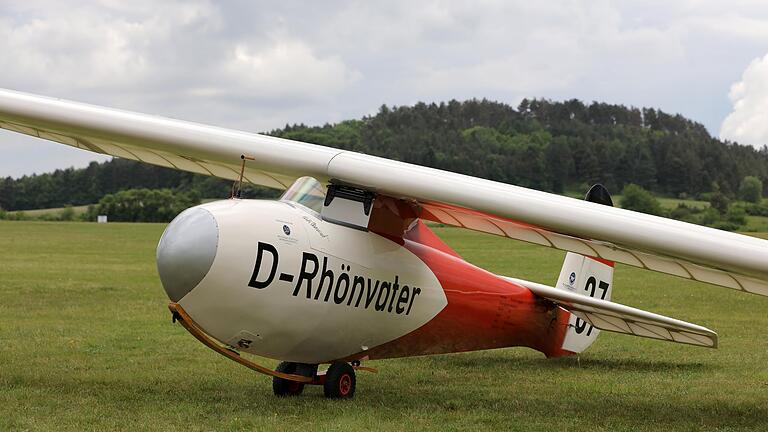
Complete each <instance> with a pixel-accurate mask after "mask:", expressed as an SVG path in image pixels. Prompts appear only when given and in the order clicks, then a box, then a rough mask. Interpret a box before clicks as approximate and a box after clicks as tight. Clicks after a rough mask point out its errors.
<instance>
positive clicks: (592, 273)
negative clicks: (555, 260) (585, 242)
mask: <svg viewBox="0 0 768 432" xmlns="http://www.w3.org/2000/svg"><path fill="white" fill-rule="evenodd" d="M555 286H556V287H557V289H562V290H566V291H571V292H574V293H577V294H581V295H585V296H589V297H593V298H597V299H601V300H610V299H611V288H612V287H613V263H612V262H610V261H604V260H597V259H595V258H592V257H586V256H583V255H579V254H576V253H573V252H568V253H567V254H566V255H565V262H564V263H563V268H562V270H561V271H560V277H559V278H558V279H557V285H555ZM599 333H600V330H598V329H596V328H594V327H593V326H592V325H591V324H588V323H587V322H586V321H584V320H582V319H581V318H579V317H577V316H576V315H574V314H571V318H570V321H569V322H568V331H567V332H566V334H565V339H564V340H563V349H564V350H567V351H571V352H575V353H580V352H582V351H584V350H585V349H587V348H588V347H589V346H590V345H592V342H594V341H595V339H596V338H597V335H598V334H599Z"/></svg>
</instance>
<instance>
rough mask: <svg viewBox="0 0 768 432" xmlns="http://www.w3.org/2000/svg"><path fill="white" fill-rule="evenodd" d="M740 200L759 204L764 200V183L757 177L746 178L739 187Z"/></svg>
mask: <svg viewBox="0 0 768 432" xmlns="http://www.w3.org/2000/svg"><path fill="white" fill-rule="evenodd" d="M739 198H741V199H742V200H744V201H747V202H751V203H759V202H760V201H761V200H762V199H763V182H761V181H760V179H759V178H757V177H755V176H746V177H744V179H742V180H741V184H740V185H739Z"/></svg>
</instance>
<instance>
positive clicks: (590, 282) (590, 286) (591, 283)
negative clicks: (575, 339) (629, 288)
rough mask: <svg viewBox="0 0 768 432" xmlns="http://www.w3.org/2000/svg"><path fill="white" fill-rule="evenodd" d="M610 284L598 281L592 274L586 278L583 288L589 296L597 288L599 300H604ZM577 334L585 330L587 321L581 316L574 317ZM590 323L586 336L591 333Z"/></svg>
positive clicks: (593, 294)
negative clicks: (599, 292)
mask: <svg viewBox="0 0 768 432" xmlns="http://www.w3.org/2000/svg"><path fill="white" fill-rule="evenodd" d="M609 286H610V284H608V282H605V281H600V282H599V283H598V281H597V279H595V277H594V276H590V277H589V279H587V285H586V286H584V290H585V291H587V292H588V293H589V296H590V297H594V296H595V291H596V289H597V288H599V289H600V290H601V291H602V293H601V294H600V300H605V296H606V294H608V287H609ZM574 327H575V330H576V333H577V334H582V333H584V330H587V323H586V321H584V320H582V319H581V318H576V325H575V326H574ZM592 328H593V327H592V325H591V324H590V325H589V330H587V336H589V335H590V334H592Z"/></svg>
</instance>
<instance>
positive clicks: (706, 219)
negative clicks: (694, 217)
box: [698, 207, 720, 225]
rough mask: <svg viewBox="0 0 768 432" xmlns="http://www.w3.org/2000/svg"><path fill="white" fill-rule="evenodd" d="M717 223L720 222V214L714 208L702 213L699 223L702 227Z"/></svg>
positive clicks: (708, 208)
mask: <svg viewBox="0 0 768 432" xmlns="http://www.w3.org/2000/svg"><path fill="white" fill-rule="evenodd" d="M717 222H720V212H718V211H717V210H715V209H713V208H712V207H707V209H706V210H704V211H703V212H702V213H701V216H700V217H699V222H698V223H699V224H701V225H714V224H715V223H717Z"/></svg>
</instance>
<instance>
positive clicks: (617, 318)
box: [504, 277, 717, 348]
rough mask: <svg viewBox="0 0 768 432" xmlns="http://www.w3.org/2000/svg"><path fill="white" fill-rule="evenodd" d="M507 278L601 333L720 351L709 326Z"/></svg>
mask: <svg viewBox="0 0 768 432" xmlns="http://www.w3.org/2000/svg"><path fill="white" fill-rule="evenodd" d="M504 279H507V280H509V281H510V282H513V283H515V284H518V285H522V286H524V287H526V288H528V289H530V290H531V291H532V292H533V293H534V294H536V295H538V296H540V297H543V298H546V299H548V300H551V301H553V302H555V303H557V305H558V306H560V307H562V308H563V309H565V310H567V311H569V312H571V313H573V314H575V315H576V316H578V317H579V318H581V319H583V320H584V321H586V322H588V323H589V324H592V325H593V326H594V327H596V328H598V329H600V330H605V331H610V332H617V333H626V334H631V335H635V336H641V337H647V338H653V339H661V340H666V341H670V342H678V343H684V344H690V345H697V346H703V347H708V348H717V333H715V332H713V331H712V330H710V329H708V328H706V327H702V326H698V325H696V324H691V323H688V322H685V321H680V320H677V319H674V318H669V317H666V316H663V315H658V314H655V313H651V312H646V311H644V310H640V309H635V308H632V307H629V306H624V305H621V304H618V303H613V302H610V301H605V300H600V299H596V298H592V297H588V296H584V295H580V294H576V293H572V292H569V291H565V290H559V289H556V288H554V287H551V286H547V285H542V284H539V283H536V282H530V281H526V280H522V279H515V278H510V277H504Z"/></svg>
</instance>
